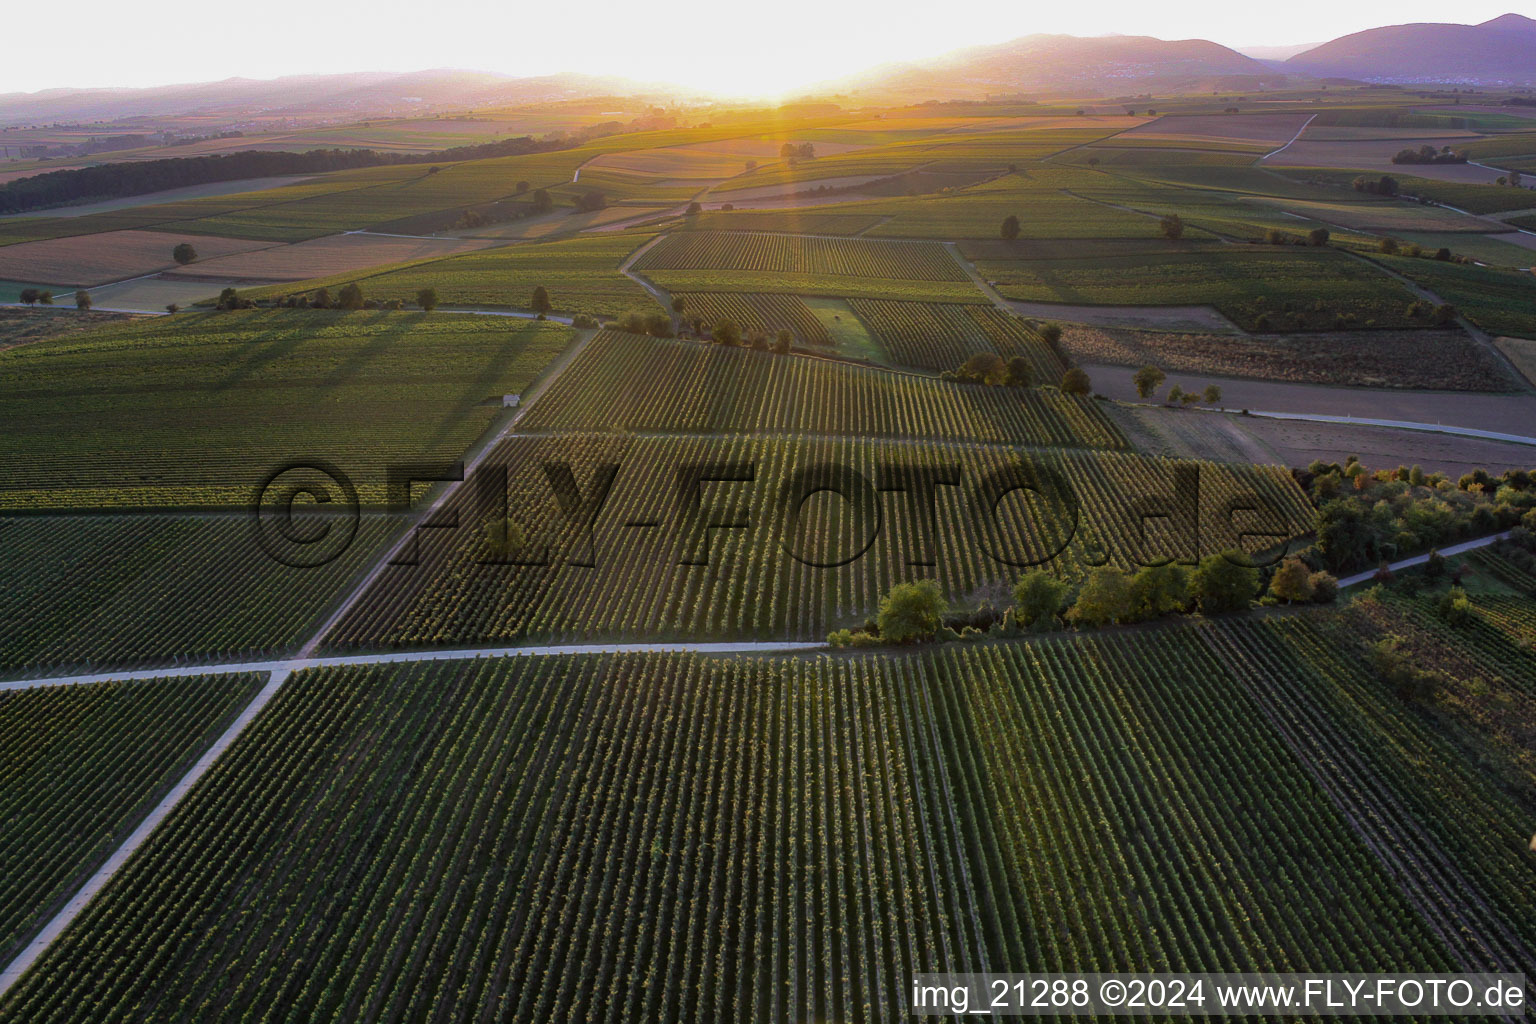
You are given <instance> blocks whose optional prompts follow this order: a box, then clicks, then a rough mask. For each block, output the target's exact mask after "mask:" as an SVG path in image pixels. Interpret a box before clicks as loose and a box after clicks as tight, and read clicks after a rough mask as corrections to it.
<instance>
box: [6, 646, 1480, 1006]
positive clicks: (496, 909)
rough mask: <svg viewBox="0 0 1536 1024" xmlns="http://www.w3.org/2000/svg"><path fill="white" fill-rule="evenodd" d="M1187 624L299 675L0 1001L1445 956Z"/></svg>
mask: <svg viewBox="0 0 1536 1024" xmlns="http://www.w3.org/2000/svg"><path fill="white" fill-rule="evenodd" d="M1209 643H1210V642H1209V641H1207V640H1206V639H1205V638H1204V637H1203V636H1202V635H1201V633H1200V632H1199V631H1182V632H1179V633H1175V634H1169V635H1164V636H1151V637H1148V638H1147V639H1145V640H1144V641H1142V642H1140V643H1135V644H1134V645H1133V644H1132V643H1131V642H1130V641H1128V640H1126V639H1124V638H1105V639H1102V640H1089V641H1083V642H1080V643H1064V642H1054V643H1041V644H1031V645H1028V646H1021V647H1017V648H986V649H980V650H955V651H947V652H943V653H938V654H933V655H921V656H913V657H895V658H889V659H872V658H856V659H827V658H820V659H814V660H812V659H806V660H780V661H766V660H709V659H701V658H694V657H689V656H685V655H671V656H656V657H652V658H635V657H627V658H583V659H579V660H563V659H526V660H525V659H516V660H507V661H490V662H462V663H432V664H427V665H421V666H411V667H409V668H389V667H384V668H364V669H346V670H330V671H323V672H310V673H305V674H303V675H301V676H299V677H297V678H296V679H295V680H294V681H293V682H292V683H291V684H290V686H289V688H287V689H285V690H284V691H283V692H282V693H281V694H279V695H278V697H277V698H276V700H275V701H274V702H273V704H272V706H271V708H270V711H269V713H268V714H267V715H266V716H264V717H263V719H262V720H261V721H260V722H259V723H258V724H257V725H256V726H255V727H253V729H252V730H251V731H250V732H249V733H248V734H247V736H246V737H244V738H242V741H241V743H240V744H239V745H238V746H237V748H236V749H235V750H234V751H233V752H232V755H231V757H230V758H229V759H228V760H227V761H226V762H224V763H221V764H220V765H219V766H217V767H215V769H214V771H213V772H212V774H211V775H210V776H209V778H208V782H207V784H206V785H204V786H203V787H200V788H199V790H198V791H197V792H196V793H195V794H193V796H192V797H191V798H190V799H189V800H188V801H187V803H186V804H185V805H184V806H183V807H182V808H181V809H180V811H179V812H178V814H177V816H176V819H175V820H174V821H173V823H172V825H173V827H171V828H167V829H165V830H163V831H162V832H161V833H159V834H157V835H156V836H155V837H154V839H153V840H152V842H151V843H150V845H149V846H148V847H147V848H146V850H145V851H144V855H143V856H141V857H139V858H137V859H136V860H135V861H134V863H132V864H131V865H129V869H128V871H127V872H126V874H125V875H124V876H123V877H122V878H121V879H120V884H118V885H116V886H114V887H113V889H112V891H111V892H109V893H108V894H107V897H106V898H105V899H103V900H101V901H100V902H98V903H97V904H95V905H93V906H92V907H90V908H89V909H88V910H87V912H86V914H85V916H84V917H83V919H82V921H81V924H80V926H79V927H77V928H76V929H75V930H73V931H72V932H71V933H70V935H69V936H68V937H67V939H66V941H65V942H64V943H62V944H61V946H60V947H59V948H58V949H57V950H56V951H55V952H53V953H52V954H51V955H50V956H49V957H48V958H47V959H46V960H45V961H44V962H43V963H42V964H41V965H40V969H39V970H38V971H37V972H35V973H34V974H33V975H32V976H31V977H29V978H28V979H26V980H25V981H24V982H23V984H22V985H21V986H19V987H18V988H16V989H14V990H13V991H12V992H11V993H9V995H8V997H7V999H6V1001H5V1003H4V1005H3V1010H4V1012H6V1013H8V1014H23V1015H24V1016H25V1017H26V1019H28V1020H29V1021H35V1022H38V1024H62V1022H68V1021H75V1020H86V1019H93V1018H91V1017H90V1016H89V1015H88V1014H86V1013H85V1012H83V1010H82V1007H83V1006H91V1007H99V1008H101V1012H104V1013H108V1014H112V1015H113V1016H114V1017H117V1018H125V1017H128V1016H130V1008H134V1007H137V1008H139V1013H140V1014H143V1013H145V1012H146V1011H153V1010H154V1009H155V1008H164V1010H165V1011H166V1012H170V1010H171V1008H172V1007H173V1006H175V1005H178V1004H188V1005H197V1006H199V1007H202V1012H204V1013H209V1014H216V1015H219V1016H223V1017H239V1016H242V1015H244V1014H246V1013H249V1012H258V1011H259V1010H260V1009H261V1008H262V1007H267V1006H271V1005H272V1004H273V1003H274V1002H277V1001H281V1002H282V1003H283V1005H285V1006H288V1007H290V1008H291V1009H292V1010H293V1011H294V1012H295V1013H296V1014H299V1015H301V1016H302V1017H303V1018H304V1019H306V1020H314V1021H329V1020H338V1021H339V1020H351V1019H357V1018H359V1017H361V1016H367V1017H369V1018H372V1019H377V1020H381V1021H399V1020H408V1019H413V1018H416V1017H421V1016H434V1015H435V1013H437V1012H441V1013H444V1014H446V1013H448V1012H449V1011H450V1010H451V1011H453V1012H455V1013H458V1014H460V1015H471V1014H479V1013H481V1012H483V1013H486V1014H495V1015H500V1016H504V1017H506V1018H508V1019H513V1020H529V1021H532V1020H555V1019H560V1020H569V1019H584V1018H587V1017H589V1016H591V1017H602V1018H604V1019H612V1020H617V1021H632V1020H633V1021H638V1020H657V1019H665V1020H682V1019H699V1020H703V1019H708V1020H716V1021H735V1020H740V1021H751V1020H800V1019H820V1020H825V1019H859V1020H866V1021H870V1022H876V1021H886V1020H891V1021H895V1020H900V1019H905V1018H906V1017H908V1016H910V1013H909V1000H910V991H909V990H910V984H911V983H910V980H909V979H910V977H911V976H912V975H913V974H914V973H915V972H918V971H925V970H947V971H962V970H980V969H983V968H984V967H985V968H986V969H991V970H1001V969H1012V970H1102V971H1138V970H1140V971H1145V970H1151V969H1154V968H1156V969H1170V970H1217V969H1231V968H1234V967H1240V968H1242V969H1244V970H1252V971H1260V970H1271V971H1277V970H1282V969H1288V968H1290V967H1293V966H1294V965H1296V964H1303V963H1304V964H1307V965H1309V966H1310V967H1312V968H1314V969H1319V970H1360V971H1373V970H1374V971H1387V970H1399V969H1405V968H1410V967H1411V968H1413V969H1416V970H1421V971H1429V970H1452V969H1454V967H1455V964H1454V961H1453V960H1452V959H1451V958H1450V957H1449V956H1448V955H1447V953H1446V952H1445V950H1444V948H1443V947H1442V946H1441V945H1440V943H1439V942H1438V940H1437V939H1436V938H1435V937H1434V936H1433V933H1431V932H1430V931H1429V930H1428V929H1427V928H1426V927H1425V926H1424V924H1423V922H1422V921H1421V920H1419V919H1418V917H1417V916H1416V915H1415V913H1414V910H1413V908H1412V906H1411V905H1410V904H1409V903H1408V902H1407V900H1406V899H1405V898H1404V897H1403V896H1402V895H1401V893H1400V891H1399V889H1398V888H1397V886H1396V885H1395V884H1394V882H1393V880H1392V877H1391V876H1390V875H1389V874H1388V873H1387V872H1386V871H1385V870H1384V869H1383V868H1382V867H1381V865H1380V864H1379V863H1377V862H1376V861H1375V860H1374V859H1373V857H1372V856H1371V854H1370V853H1369V852H1368V850H1367V848H1366V847H1365V845H1364V844H1363V843H1362V842H1361V841H1360V839H1359V838H1358V837H1357V835H1356V834H1355V832H1354V831H1353V830H1352V828H1351V826H1350V824H1349V822H1348V819H1346V818H1345V817H1344V816H1343V815H1342V814H1341V813H1340V812H1339V811H1338V810H1337V809H1335V807H1334V805H1333V804H1331V803H1330V802H1329V800H1328V799H1327V798H1326V796H1325V795H1324V794H1323V792H1321V791H1320V790H1319V788H1318V786H1317V785H1316V784H1315V783H1313V782H1312V781H1311V779H1310V777H1309V775H1308V773H1307V771H1306V770H1305V768H1304V767H1303V765H1302V764H1298V762H1297V760H1296V759H1295V757H1294V756H1293V755H1292V754H1291V753H1290V751H1289V750H1288V749H1287V747H1286V745H1285V744H1284V743H1283V742H1282V741H1281V740H1280V739H1279V738H1277V736H1276V734H1275V732H1274V731H1273V730H1271V729H1270V728H1269V727H1268V726H1267V725H1266V720H1265V710H1264V709H1263V707H1262V706H1261V705H1259V704H1258V703H1257V702H1256V701H1255V700H1253V699H1252V698H1250V697H1249V696H1248V695H1247V693H1246V691H1245V689H1244V687H1243V685H1242V684H1241V683H1240V682H1239V681H1238V676H1239V675H1240V674H1241V672H1242V671H1243V670H1244V669H1246V667H1247V663H1246V661H1245V662H1243V663H1242V664H1241V665H1240V666H1239V667H1238V668H1234V667H1232V666H1231V665H1229V664H1228V663H1227V662H1226V661H1225V659H1224V657H1222V656H1218V655H1217V654H1215V653H1213V651H1212V650H1211V649H1210V647H1209V646H1208V644H1209ZM1289 674H1290V673H1288V675H1289ZM1068 694H1070V699H1068V698H1067V697H1066V696H1064V695H1068ZM1152 777H1156V778H1158V779H1162V780H1164V782H1165V784H1163V785H1159V786H1148V785H1147V784H1146V780H1147V779H1148V778H1152ZM1085 778H1086V779H1092V780H1097V781H1095V782H1094V783H1093V784H1087V785H1085V784H1084V783H1083V781H1082V780H1083V779H1085ZM493 780H494V781H493ZM385 793H387V794H390V797H389V799H388V800H382V799H380V796H379V795H380V794H385ZM1480 795H1481V794H1480ZM1452 802H1453V803H1455V801H1452ZM1482 809H1483V808H1482V807H1481V806H1479V807H1478V808H1477V810H1479V811H1480V810H1482ZM1474 814H1475V812H1473V811H1467V812H1466V813H1465V817H1466V818H1468V819H1473V817H1474ZM1218 822H1219V825H1218V824H1217V823H1218ZM1282 836H1283V840H1282ZM1484 845H1485V846H1487V845H1489V844H1487V843H1484ZM348 864H350V865H354V866H355V870H351V871H341V870H339V866H341V865H348ZM189 878H195V879H196V882H195V884H192V883H189V882H188V881H187V879H189ZM383 879H387V880H389V881H388V882H386V883H384V884H380V882H379V881H378V880H383ZM1217 880H1220V881H1219V884H1218V881H1217ZM173 882H174V884H175V889H174V892H175V894H176V895H174V896H170V897H166V898H167V899H169V900H171V901H172V902H171V905H170V908H169V909H170V910H171V911H172V912H162V913H158V914H152V913H151V912H150V911H149V910H148V908H147V907H145V906H144V903H145V901H146V899H147V894H149V893H152V892H158V891H161V890H162V889H163V888H165V887H168V886H171V885H172V884H173ZM402 893H405V894H408V895H406V896H402ZM317 904H318V905H320V906H322V907H324V908H327V909H326V910H325V912H323V913H320V914H314V913H311V912H310V911H311V909H312V908H313V907H315V906H316V905H317ZM1127 904H1133V905H1136V906H1139V907H1140V909H1139V911H1136V912H1134V913H1135V915H1136V916H1137V917H1138V919H1140V920H1142V921H1144V922H1145V927H1141V928H1124V927H1121V926H1120V924H1119V923H1118V922H1119V921H1120V917H1121V915H1122V914H1124V913H1127V911H1126V905H1127ZM1069 919H1070V920H1072V921H1073V922H1075V923H1073V924H1067V923H1065V922H1067V921H1068V920H1069ZM391 921H393V922H394V924H393V925H390V926H386V922H391ZM427 921H431V922H433V923H434V927H423V926H422V925H423V924H424V923H425V922H427ZM130 924H131V925H132V926H133V930H132V931H131V932H130V931H128V930H127V928H126V927H125V926H127V925H130ZM279 935H284V936H287V938H286V940H285V942H286V946H285V948H286V949H287V954H286V955H285V957H283V958H282V959H281V961H280V962H278V963H268V962H267V959H268V958H264V957H263V956H262V955H261V954H262V951H264V950H267V949H269V948H270V946H271V943H272V942H274V941H276V940H277V936H279ZM386 935H388V936H390V937H391V941H387V942H386V941H384V936H386ZM109 962H110V963H117V964H119V965H120V969H118V970H113V971H101V970H94V969H93V965H96V964H101V963H109ZM229 979H239V981H236V982H231V981H230V980H229ZM859 1008H862V1009H859Z"/></svg>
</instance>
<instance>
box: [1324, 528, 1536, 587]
mask: <svg viewBox="0 0 1536 1024" xmlns="http://www.w3.org/2000/svg"><path fill="white" fill-rule="evenodd" d="M1508 536H1509V532H1508V531H1505V532H1504V533H1496V534H1494V535H1493V536H1492V537H1480V538H1478V539H1477V540H1469V541H1466V542H1465V543H1462V544H1452V545H1451V546H1450V547H1448V548H1441V549H1440V554H1442V555H1444V556H1445V557H1447V558H1449V557H1451V556H1452V555H1459V554H1462V553H1463V552H1466V551H1475V550H1476V549H1478V548H1485V547H1487V546H1488V545H1489V544H1492V543H1493V542H1494V541H1497V540H1503V539H1504V538H1505V537H1508ZM1427 561H1429V555H1427V554H1424V555H1414V556H1413V557H1412V558H1404V559H1402V560H1400V561H1397V562H1389V563H1388V566H1389V567H1390V568H1391V569H1392V571H1393V572H1398V571H1399V570H1402V569H1411V568H1413V567H1414V566H1416V565H1423V564H1424V563H1425V562H1427ZM1379 571H1380V570H1377V569H1372V570H1370V571H1369V572H1361V573H1356V574H1355V575H1353V576H1346V577H1344V578H1343V579H1341V580H1339V586H1341V587H1353V586H1354V585H1355V584H1357V583H1366V582H1369V581H1370V580H1372V579H1374V578H1375V577H1376V573H1377V572H1379Z"/></svg>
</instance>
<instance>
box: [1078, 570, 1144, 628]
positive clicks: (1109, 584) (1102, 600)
mask: <svg viewBox="0 0 1536 1024" xmlns="http://www.w3.org/2000/svg"><path fill="white" fill-rule="evenodd" d="M1130 617H1131V581H1130V578H1129V577H1127V576H1126V575H1125V573H1123V572H1121V571H1120V570H1119V569H1116V568H1115V567H1114V566H1110V565H1102V566H1100V567H1099V568H1097V569H1095V570H1093V572H1091V573H1089V575H1088V579H1087V581H1086V582H1085V583H1084V584H1083V589H1082V590H1080V591H1078V593H1077V600H1076V601H1075V602H1073V605H1072V607H1071V609H1070V610H1068V612H1067V621H1068V622H1071V623H1074V624H1076V625H1083V626H1103V625H1105V624H1107V623H1110V622H1120V621H1123V620H1125V619H1129V618H1130Z"/></svg>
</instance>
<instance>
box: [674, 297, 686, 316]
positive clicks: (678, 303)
mask: <svg viewBox="0 0 1536 1024" xmlns="http://www.w3.org/2000/svg"><path fill="white" fill-rule="evenodd" d="M687 310H688V299H687V297H686V296H683V295H674V296H672V312H674V313H676V314H677V315H678V316H682V315H683V314H684V313H685V312H687Z"/></svg>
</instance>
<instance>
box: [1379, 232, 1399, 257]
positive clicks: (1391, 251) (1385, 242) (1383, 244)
mask: <svg viewBox="0 0 1536 1024" xmlns="http://www.w3.org/2000/svg"><path fill="white" fill-rule="evenodd" d="M1400 248H1401V246H1400V245H1398V242H1397V239H1395V238H1393V237H1392V236H1391V235H1388V236H1387V237H1386V238H1383V239H1382V240H1381V241H1379V242H1377V243H1376V249H1377V251H1379V252H1381V253H1383V254H1384V255H1387V256H1395V255H1396V254H1397V252H1398V250H1399V249H1400Z"/></svg>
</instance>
